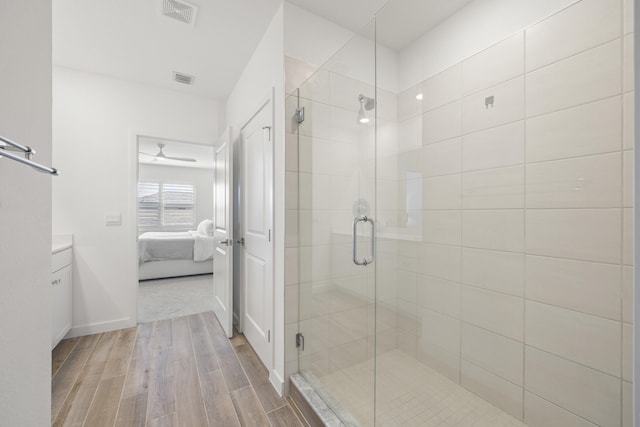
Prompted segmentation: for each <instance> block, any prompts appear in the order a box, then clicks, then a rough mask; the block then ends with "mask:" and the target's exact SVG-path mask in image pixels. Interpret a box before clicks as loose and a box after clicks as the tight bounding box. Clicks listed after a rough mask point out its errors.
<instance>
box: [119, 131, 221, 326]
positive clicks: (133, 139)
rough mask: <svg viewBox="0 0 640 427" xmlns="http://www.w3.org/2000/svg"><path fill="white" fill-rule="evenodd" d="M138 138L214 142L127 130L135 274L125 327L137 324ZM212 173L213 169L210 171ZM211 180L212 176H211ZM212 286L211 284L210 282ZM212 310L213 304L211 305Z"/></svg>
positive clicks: (205, 144)
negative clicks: (128, 317)
mask: <svg viewBox="0 0 640 427" xmlns="http://www.w3.org/2000/svg"><path fill="white" fill-rule="evenodd" d="M140 138H151V139H159V140H167V141H175V142H181V143H185V144H193V145H204V146H207V147H212V148H214V149H215V145H214V144H210V143H208V142H206V141H202V140H190V141H189V140H186V139H184V137H183V136H174V135H171V134H167V133H164V134H162V135H160V134H159V133H158V132H156V131H152V130H149V129H144V128H131V129H130V130H129V159H130V160H129V177H130V179H129V183H130V185H129V197H128V199H129V214H130V218H132V223H131V224H129V225H128V228H129V229H128V231H127V234H128V235H129V236H131V239H132V242H133V243H132V245H133V253H132V254H131V255H132V256H133V257H135V260H134V261H133V262H135V265H136V268H135V275H134V276H133V277H132V278H131V281H130V283H131V286H130V289H131V291H130V292H131V294H129V297H128V298H127V304H128V305H129V313H130V322H129V323H130V324H129V325H127V326H126V327H133V326H136V325H137V324H138V315H139V313H138V298H139V297H140V295H139V292H138V259H139V254H138V198H137V196H138V179H139V176H140V170H139V161H140V160H139V154H138V151H139V140H140ZM212 174H213V171H212ZM212 180H213V176H212ZM212 286H213V284H212ZM211 309H212V310H213V306H212V307H211Z"/></svg>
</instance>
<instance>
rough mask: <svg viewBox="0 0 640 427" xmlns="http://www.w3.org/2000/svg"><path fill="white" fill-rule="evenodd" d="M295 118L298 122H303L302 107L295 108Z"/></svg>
mask: <svg viewBox="0 0 640 427" xmlns="http://www.w3.org/2000/svg"><path fill="white" fill-rule="evenodd" d="M295 119H296V123H298V124H300V123H302V122H304V107H300V108H296V115H295Z"/></svg>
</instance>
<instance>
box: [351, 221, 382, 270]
mask: <svg viewBox="0 0 640 427" xmlns="http://www.w3.org/2000/svg"><path fill="white" fill-rule="evenodd" d="M359 222H365V223H366V222H368V223H370V224H371V256H370V257H368V258H362V259H358V223H359ZM375 233H376V226H375V223H374V222H373V220H372V219H371V218H369V217H367V216H366V215H360V216H358V217H355V218H354V219H353V233H352V237H353V263H354V264H355V265H364V266H367V265H369V264H371V263H373V261H375V253H376V236H375Z"/></svg>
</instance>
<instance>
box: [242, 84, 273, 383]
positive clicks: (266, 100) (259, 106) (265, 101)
mask: <svg viewBox="0 0 640 427" xmlns="http://www.w3.org/2000/svg"><path fill="white" fill-rule="evenodd" d="M260 99H261V101H260V102H259V103H258V104H257V105H254V107H253V108H252V109H251V113H250V114H249V115H248V116H247V118H246V119H245V120H243V121H242V122H241V123H242V124H241V125H240V126H238V127H237V128H235V129H236V134H235V135H233V145H234V147H235V145H236V144H238V143H240V144H241V146H240V156H239V159H238V160H239V161H238V164H239V167H238V168H235V169H234V170H235V171H237V172H238V174H239V183H238V184H239V187H240V191H239V193H240V198H241V199H242V197H243V195H244V185H245V182H244V178H243V177H244V170H243V169H242V165H243V163H244V156H245V154H246V153H245V149H246V147H245V145H244V140H243V139H242V130H243V129H244V128H245V127H246V126H247V125H248V124H249V123H250V122H251V120H253V118H254V117H255V116H256V115H257V114H258V113H260V111H261V110H262V109H263V108H264V106H265V105H266V104H268V103H271V115H270V119H271V129H270V132H271V135H270V137H271V153H270V157H271V182H270V183H269V184H270V188H271V191H270V193H271V197H270V198H269V205H270V210H269V211H270V217H269V228H270V229H271V241H270V242H269V245H268V249H269V252H270V265H269V269H270V271H269V277H270V280H271V307H270V309H271V317H270V319H269V320H268V322H269V329H270V330H271V335H272V336H271V341H270V343H269V347H270V353H271V363H270V366H267V369H268V370H269V372H271V371H272V370H273V366H274V364H275V345H274V344H275V342H276V339H275V331H274V327H275V302H276V301H275V297H276V294H275V240H276V239H275V232H274V224H275V167H274V166H275V146H276V144H275V142H276V141H275V133H274V127H275V87H271V90H270V91H269V93H268V94H266V95H265V96H263V97H262V98H260ZM234 154H235V153H234ZM237 197H238V192H237V191H234V198H235V199H234V206H235V207H237V209H235V211H234V215H237V216H238V218H240V219H241V218H242V215H243V209H244V206H243V204H242V200H238V199H237ZM239 229H240V236H243V235H244V232H245V229H244V224H243V221H242V220H240V221H239ZM234 263H239V265H240V274H239V275H238V276H239V277H238V280H239V289H238V290H239V292H238V294H239V295H238V297H239V298H241V299H240V304H239V313H238V317H239V318H240V320H239V324H238V329H239V331H240V332H243V328H244V315H245V304H244V301H245V298H244V295H245V290H246V283H245V279H246V277H245V274H244V268H243V267H244V265H243V259H242V257H235V256H234ZM234 280H235V279H234ZM234 296H235V294H234Z"/></svg>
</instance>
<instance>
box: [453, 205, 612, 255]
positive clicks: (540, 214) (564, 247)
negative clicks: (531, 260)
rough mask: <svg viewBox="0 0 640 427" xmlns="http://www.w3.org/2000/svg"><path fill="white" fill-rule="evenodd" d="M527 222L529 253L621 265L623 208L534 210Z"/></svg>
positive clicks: (528, 214)
mask: <svg viewBox="0 0 640 427" xmlns="http://www.w3.org/2000/svg"><path fill="white" fill-rule="evenodd" d="M526 222H527V225H526V233H527V239H526V251H527V253H529V254H535V255H547V256H555V257H561V258H572V259H581V260H587V261H596V262H608V263H616V264H617V263H620V260H621V256H622V252H621V249H622V242H621V233H620V230H621V229H622V215H621V212H620V209H569V210H566V209H530V210H528V211H527V215H526ZM463 233H464V217H463ZM463 241H464V234H463Z"/></svg>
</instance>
